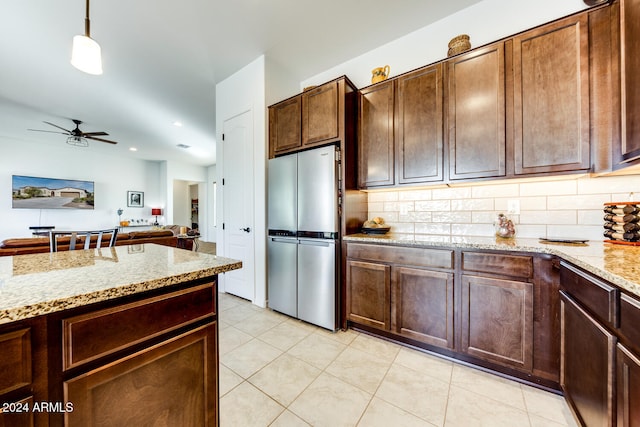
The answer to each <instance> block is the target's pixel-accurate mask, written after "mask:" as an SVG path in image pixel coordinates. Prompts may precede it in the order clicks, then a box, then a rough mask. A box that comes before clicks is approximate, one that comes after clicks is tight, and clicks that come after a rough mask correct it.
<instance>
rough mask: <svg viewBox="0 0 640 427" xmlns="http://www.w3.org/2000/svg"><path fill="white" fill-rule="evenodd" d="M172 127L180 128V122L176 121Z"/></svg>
mask: <svg viewBox="0 0 640 427" xmlns="http://www.w3.org/2000/svg"><path fill="white" fill-rule="evenodd" d="M173 125H174V126H177V127H179V128H181V127H182V122H180V121H177V120H176V121H175V122H173Z"/></svg>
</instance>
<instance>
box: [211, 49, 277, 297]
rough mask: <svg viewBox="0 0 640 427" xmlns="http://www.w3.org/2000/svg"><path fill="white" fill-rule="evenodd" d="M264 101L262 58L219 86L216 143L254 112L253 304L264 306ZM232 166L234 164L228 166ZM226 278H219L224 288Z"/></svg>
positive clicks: (220, 153) (220, 248) (220, 155)
mask: <svg viewBox="0 0 640 427" xmlns="http://www.w3.org/2000/svg"><path fill="white" fill-rule="evenodd" d="M266 107H267V105H266V101H265V58H264V56H261V57H259V58H257V59H256V60H254V61H253V62H251V63H250V64H249V65H247V66H245V67H244V68H243V69H241V70H240V71H238V72H237V73H235V74H234V75H232V76H231V77H229V78H227V79H226V80H224V81H222V82H220V83H218V84H217V85H216V129H217V133H218V134H217V140H218V141H222V130H223V123H224V122H225V120H227V119H230V118H232V117H234V116H236V115H238V114H241V113H243V112H246V111H252V112H253V114H252V116H253V137H254V152H253V155H254V184H253V187H254V188H253V189H247V191H252V192H253V194H254V197H255V200H254V212H253V221H254V222H253V230H254V241H255V244H254V252H253V256H254V260H255V270H254V283H255V296H254V300H253V303H254V304H256V305H259V306H262V307H264V306H265V305H266V298H267V286H266V234H267V233H266V216H267V214H266V211H267V210H266V162H267V109H266ZM216 159H217V165H218V167H217V168H216V172H217V178H216V180H217V182H219V183H222V178H223V173H224V167H225V163H224V150H223V143H219V144H217V148H216ZM227 166H231V165H227ZM217 196H218V197H217V200H218V203H217V205H218V206H217V210H218V212H217V213H218V223H219V224H221V223H222V222H224V216H223V212H224V211H223V206H224V199H223V192H222V185H218V195H217ZM217 242H218V245H217V252H218V254H220V255H224V243H225V242H224V232H223V230H222V227H218V228H217ZM223 276H224V275H222V276H221V277H220V279H221V285H222V286H224V277H223Z"/></svg>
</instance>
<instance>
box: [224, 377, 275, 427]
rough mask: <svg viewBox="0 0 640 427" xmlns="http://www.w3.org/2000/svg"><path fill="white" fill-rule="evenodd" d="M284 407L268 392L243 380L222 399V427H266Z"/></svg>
mask: <svg viewBox="0 0 640 427" xmlns="http://www.w3.org/2000/svg"><path fill="white" fill-rule="evenodd" d="M282 411H284V408H283V407H282V406H280V405H279V404H278V403H277V402H276V401H274V400H273V399H271V398H270V397H269V396H267V395H266V394H264V393H262V392H261V391H260V390H258V389H257V388H255V387H254V386H252V385H251V384H249V383H248V382H243V383H242V384H240V385H239V386H238V387H236V388H234V389H233V390H232V391H231V392H229V393H227V394H226V395H225V396H224V397H222V399H220V426H221V427H239V426H242V427H265V426H268V425H269V424H271V422H273V420H275V419H276V418H277V417H278V416H279V415H280V414H281V413H282Z"/></svg>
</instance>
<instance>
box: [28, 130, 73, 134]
mask: <svg viewBox="0 0 640 427" xmlns="http://www.w3.org/2000/svg"><path fill="white" fill-rule="evenodd" d="M27 130H30V131H33V132H47V133H59V134H62V135H69V134H68V133H67V132H58V131H55V130H42V129H27Z"/></svg>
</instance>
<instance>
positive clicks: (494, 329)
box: [461, 275, 533, 372]
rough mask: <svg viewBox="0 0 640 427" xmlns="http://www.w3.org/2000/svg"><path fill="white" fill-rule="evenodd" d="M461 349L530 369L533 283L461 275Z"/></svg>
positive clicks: (531, 359) (511, 365) (482, 357)
mask: <svg viewBox="0 0 640 427" xmlns="http://www.w3.org/2000/svg"><path fill="white" fill-rule="evenodd" d="M461 300H462V337H461V341H462V348H461V349H462V351H463V352H465V353H467V354H469V355H471V356H475V357H478V358H480V359H484V360H487V361H490V362H495V363H498V364H501V365H503V366H507V367H512V368H516V369H519V370H523V371H527V372H530V371H531V370H532V367H533V344H532V343H533V284H531V283H528V282H518V281H513V280H503V279H495V278H490V277H479V276H472V275H462V298H461Z"/></svg>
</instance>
